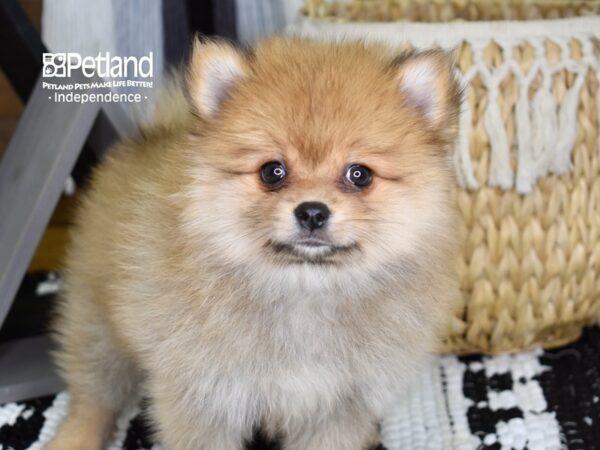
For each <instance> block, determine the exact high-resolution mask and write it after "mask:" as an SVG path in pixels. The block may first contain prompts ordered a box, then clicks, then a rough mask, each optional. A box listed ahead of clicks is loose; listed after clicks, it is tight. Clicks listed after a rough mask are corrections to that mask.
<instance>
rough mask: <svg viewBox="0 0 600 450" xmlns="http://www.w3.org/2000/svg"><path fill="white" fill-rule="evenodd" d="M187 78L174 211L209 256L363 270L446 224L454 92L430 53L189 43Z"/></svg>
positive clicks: (281, 43) (288, 43)
mask: <svg viewBox="0 0 600 450" xmlns="http://www.w3.org/2000/svg"><path fill="white" fill-rule="evenodd" d="M187 85H188V86H187V89H188V95H189V98H190V101H191V103H192V106H193V109H194V111H195V114H196V116H197V119H196V127H195V130H194V131H193V133H192V135H191V137H190V140H189V147H190V153H191V156H192V158H193V160H194V162H193V164H192V165H191V170H190V175H191V178H190V180H191V183H190V186H189V190H188V194H189V195H188V200H190V201H189V202H188V204H187V206H186V209H185V213H184V219H185V224H186V229H187V230H188V232H190V233H192V234H194V235H195V236H196V237H198V238H199V239H201V240H202V243H203V246H204V247H205V248H206V249H209V250H210V251H211V256H214V257H215V258H217V259H219V260H220V261H223V262H226V263H231V264H234V265H247V266H252V267H254V268H256V269H257V270H261V268H262V269H265V268H266V267H269V268H286V267H287V268H290V267H303V270H312V269H310V268H313V269H314V270H319V271H327V270H332V271H336V270H337V271H339V270H344V268H351V267H355V268H356V267H361V268H362V269H363V270H367V271H368V270H370V271H371V272H372V273H376V272H377V271H385V270H388V269H389V268H390V267H393V266H394V264H396V263H401V262H410V261H416V260H417V259H418V256H419V255H423V254H429V253H428V250H431V251H432V252H434V251H435V249H436V247H439V246H440V245H442V246H443V242H444V241H445V240H447V238H448V236H449V235H450V234H451V233H453V232H454V231H455V230H454V229H453V225H452V223H453V222H452V207H451V206H450V205H451V203H452V202H451V198H450V195H449V192H450V190H451V186H452V185H453V183H454V181H453V177H452V171H451V169H450V167H451V164H450V156H449V147H450V145H451V143H452V141H453V140H454V137H455V125H456V123H455V122H456V113H457V107H458V97H459V95H458V90H457V86H456V83H455V81H454V78H453V75H452V68H451V64H450V62H449V60H448V58H447V56H446V55H445V54H444V53H442V52H435V51H432V52H425V53H405V54H403V55H401V56H398V55H393V54H390V53H389V51H386V50H384V49H383V48H381V47H377V46H370V45H366V44H364V43H342V44H327V43H318V42H312V41H305V40H300V39H282V38H276V39H272V40H268V41H265V42H263V43H261V44H259V45H258V47H257V48H256V50H255V52H254V53H252V54H247V53H242V52H240V51H238V50H236V49H234V48H233V47H232V46H230V45H228V44H226V43H218V42H206V43H200V42H198V43H196V45H195V48H194V51H193V55H192V59H191V63H190V68H189V71H188V77H187ZM430 253H431V252H430ZM307 268H309V269H307Z"/></svg>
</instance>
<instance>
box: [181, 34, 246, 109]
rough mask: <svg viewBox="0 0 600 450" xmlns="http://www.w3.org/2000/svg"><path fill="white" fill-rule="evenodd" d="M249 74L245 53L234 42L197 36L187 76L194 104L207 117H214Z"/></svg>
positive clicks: (189, 92) (189, 91) (189, 93)
mask: <svg viewBox="0 0 600 450" xmlns="http://www.w3.org/2000/svg"><path fill="white" fill-rule="evenodd" d="M247 74H248V63H247V60H246V57H245V56H244V54H243V53H242V52H241V51H239V50H238V49H236V48H235V47H234V46H233V45H231V44H229V43H227V42H225V41H216V40H204V41H201V40H200V39H196V40H195V41H194V47H193V50H192V56H191V58H190V63H189V67H188V71H187V77H186V84H187V91H188V95H189V97H190V99H191V102H192V105H193V106H194V108H195V109H196V111H197V112H198V113H199V115H200V116H201V117H203V118H204V119H210V118H212V117H214V116H215V115H216V114H217V113H218V112H219V110H220V109H221V107H222V106H223V103H224V102H225V101H226V100H227V98H228V97H229V95H230V94H231V92H232V91H233V89H235V86H236V85H237V84H238V83H239V82H240V81H241V80H242V79H243V78H244V77H245V76H246V75H247Z"/></svg>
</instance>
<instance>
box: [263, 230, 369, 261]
mask: <svg viewBox="0 0 600 450" xmlns="http://www.w3.org/2000/svg"><path fill="white" fill-rule="evenodd" d="M266 246H267V247H268V248H269V249H270V250H271V251H273V252H274V253H275V254H277V255H281V256H288V257H291V258H292V261H293V262H304V263H309V264H326V263H334V262H336V260H337V262H339V259H340V257H341V256H342V255H346V254H350V253H353V252H355V251H358V249H359V246H358V243H356V242H353V243H351V244H348V245H338V244H334V243H333V242H331V241H329V240H326V239H322V238H316V237H307V238H302V239H298V240H294V241H290V242H277V241H268V242H267V244H266Z"/></svg>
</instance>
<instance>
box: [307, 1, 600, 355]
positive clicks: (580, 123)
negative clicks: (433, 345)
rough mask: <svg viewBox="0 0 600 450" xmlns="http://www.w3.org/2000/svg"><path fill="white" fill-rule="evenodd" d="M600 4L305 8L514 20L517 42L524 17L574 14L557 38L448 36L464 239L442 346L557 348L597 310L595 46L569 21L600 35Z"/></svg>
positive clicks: (429, 18)
mask: <svg viewBox="0 0 600 450" xmlns="http://www.w3.org/2000/svg"><path fill="white" fill-rule="evenodd" d="M599 12H600V2H595V1H562V2H561V1H546V2H544V1H450V0H445V1H434V0H431V1H424V0H421V1H416V2H415V1H402V0H380V1H376V0H354V1H346V2H332V1H325V0H306V2H305V6H304V14H305V16H308V19H306V20H313V21H315V22H319V23H320V24H323V23H324V22H327V23H343V22H354V21H356V22H371V24H370V25H373V26H375V25H377V24H375V23H373V22H383V21H406V22H407V23H408V22H430V23H432V22H433V23H437V22H451V23H454V24H456V29H455V30H454V31H453V33H454V34H456V33H458V34H459V36H460V33H461V24H464V23H465V22H464V21H472V22H477V21H482V20H487V21H496V20H501V19H511V20H512V21H513V22H510V26H511V27H517V28H515V29H516V30H517V31H518V33H516V34H517V35H519V36H526V35H527V27H528V26H529V24H530V23H531V22H530V20H531V19H535V20H536V21H537V23H538V25H539V22H540V20H544V19H552V20H548V23H550V22H552V24H553V27H556V26H557V24H558V26H559V27H560V23H561V21H563V20H564V21H566V22H568V21H569V20H571V22H569V24H570V25H569V26H570V27H572V28H573V36H572V37H570V36H569V35H568V33H567V38H562V39H557V38H555V36H554V35H553V34H552V31H551V30H552V29H555V28H552V27H549V28H548V30H549V31H548V32H549V35H547V36H545V37H542V38H541V39H540V38H539V36H538V37H537V38H532V39H526V38H524V39H521V40H518V39H517V40H514V39H512V40H508V41H506V42H504V41H498V42H497V41H495V40H485V39H482V40H480V41H477V40H475V41H474V40H473V39H472V38H467V37H465V39H459V40H458V41H457V45H456V55H457V74H458V76H459V77H461V78H462V80H463V83H464V84H465V87H466V90H465V93H466V104H465V108H463V111H464V113H463V117H462V118H461V121H462V124H463V128H465V127H466V136H465V137H464V141H465V142H463V146H464V151H465V152H466V156H465V155H463V156H462V157H463V159H465V158H466V159H467V161H466V162H467V164H466V165H465V164H464V163H465V161H463V162H462V163H461V162H460V161H459V162H458V163H457V164H458V165H461V164H462V165H463V169H464V170H462V172H463V180H462V182H460V178H461V176H460V174H459V177H458V178H459V184H460V185H459V187H458V189H457V194H456V199H457V202H458V208H459V210H460V215H461V217H462V221H463V222H464V226H465V227H466V230H467V233H466V238H465V239H466V240H465V242H464V246H463V249H462V253H461V255H460V258H459V263H458V270H459V275H460V283H461V298H460V299H458V301H457V306H456V309H455V312H454V315H453V317H452V318H451V321H450V324H449V326H448V330H447V333H446V336H445V339H444V342H443V346H442V347H443V348H442V351H444V352H452V353H471V352H481V353H488V354H490V353H500V352H507V351H516V350H523V349H527V348H531V347H533V346H537V345H541V346H544V347H546V348H549V347H555V346H559V345H563V344H566V343H568V342H571V341H573V340H575V339H576V338H577V337H578V336H579V335H580V333H581V330H582V328H583V327H584V326H586V325H589V324H591V323H593V322H595V321H597V320H598V318H599V317H600V177H599V157H598V156H599V153H600V141H599V136H598V128H599V126H598V118H599V117H598V116H599V115H600V100H599V98H600V92H599V79H600V40H599V39H598V34H595V35H594V33H592V35H591V36H585V37H581V35H580V34H578V30H577V29H576V28H577V27H573V25H572V23H573V22H572V19H564V18H565V17H577V16H591V20H594V17H596V18H597V19H598V27H597V29H598V32H599V33H600V16H594V14H597V13H599ZM566 22H565V23H566ZM489 23H490V24H491V23H492V22H489ZM445 25H446V26H447V25H448V24H445ZM565 26H566V25H565ZM538 29H539V26H538ZM563 31H564V30H563ZM564 33H566V32H563V34H564ZM465 114H466V115H465ZM460 158H461V156H460V155H458V156H457V160H460ZM459 172H461V171H460V170H459ZM465 174H466V175H465Z"/></svg>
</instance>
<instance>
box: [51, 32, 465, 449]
mask: <svg viewBox="0 0 600 450" xmlns="http://www.w3.org/2000/svg"><path fill="white" fill-rule="evenodd" d="M181 91H182V92H173V93H171V95H170V98H169V99H167V100H168V101H167V105H166V106H165V107H164V108H163V110H162V112H161V114H160V117H159V118H158V119H159V120H158V122H157V123H156V124H155V125H153V126H150V127H148V128H146V129H143V130H142V131H141V133H140V135H139V136H137V137H134V138H131V139H129V140H126V141H125V142H123V143H121V144H119V145H118V146H117V147H116V148H114V149H113V150H112V151H111V152H110V154H108V156H107V158H106V160H105V161H104V162H103V163H102V164H101V166H100V167H99V168H98V169H97V170H96V171H95V173H94V175H93V177H92V180H91V186H90V188H89V190H88V192H87V193H86V194H85V196H84V198H83V201H82V205H81V207H80V210H79V214H78V217H77V225H76V228H75V229H74V232H73V236H72V238H73V239H72V246H71V248H70V251H69V253H68V257H67V261H66V273H65V286H66V293H65V297H64V300H63V301H62V303H61V304H60V307H59V318H58V320H57V323H56V325H55V329H56V332H57V337H58V341H59V344H60V350H59V351H58V353H57V358H56V359H57V363H58V365H59V366H60V368H61V369H62V372H63V374H64V377H65V380H66V382H67V384H68V389H69V392H70V394H71V406H70V415H69V416H68V418H67V419H66V421H65V422H64V424H62V426H61V427H60V429H59V431H58V433H57V435H56V437H55V438H54V440H53V441H51V442H50V444H49V446H48V447H47V448H48V449H52V450H99V449H101V448H103V447H104V446H106V444H107V442H108V440H109V438H110V436H111V432H112V429H113V425H114V421H115V417H116V416H117V415H118V413H119V411H121V410H122V408H123V407H124V405H125V403H126V402H127V401H128V400H130V399H132V398H135V394H136V393H139V392H142V394H143V395H146V396H148V397H149V398H150V401H151V411H150V416H151V418H152V421H153V424H154V426H155V428H156V431H157V433H158V438H159V439H160V441H161V442H162V443H163V445H164V447H165V448H166V449H168V450H202V449H205V450H240V449H242V448H243V446H244V443H245V442H247V441H248V440H249V439H250V438H251V436H252V433H253V430H256V429H257V428H261V429H262V430H264V432H265V433H266V434H267V435H269V436H276V437H278V438H279V439H280V440H281V442H282V446H283V448H284V449H285V450H317V449H324V450H354V449H356V450H359V449H361V450H362V449H365V448H367V446H368V445H369V444H370V443H371V442H372V436H373V433H374V431H375V430H376V427H377V421H378V419H379V418H380V417H381V415H382V414H383V413H384V411H385V410H386V407H387V406H388V405H389V404H390V403H391V402H393V401H394V400H395V399H396V398H397V395H398V393H399V392H401V391H402V390H403V389H404V388H406V385H407V383H408V382H409V380H410V379H411V378H412V377H413V376H414V375H415V373H416V371H417V370H418V368H419V366H420V365H421V364H422V362H423V361H424V360H425V358H426V357H427V355H428V353H431V351H432V350H433V349H434V348H435V345H436V340H437V338H438V331H439V329H440V328H441V325H442V324H444V321H445V319H447V316H448V313H449V308H450V305H451V300H452V299H453V298H454V297H455V293H456V292H457V283H456V280H455V274H454V267H453V266H454V265H453V260H454V257H455V249H456V244H457V243H458V242H459V240H460V239H459V236H458V233H457V225H456V222H455V211H454V198H453V186H454V184H455V179H454V172H453V169H452V163H451V159H452V158H451V147H452V143H453V141H454V139H455V134H456V121H457V110H458V106H459V92H458V88H457V83H456V82H455V79H454V76H453V69H452V65H451V63H450V61H449V60H448V58H447V56H446V54H445V53H442V52H437V51H429V52H422V53H415V52H413V53H403V54H400V55H398V54H392V53H391V52H390V51H389V50H386V48H384V47H383V46H377V45H369V44H365V43H362V42H345V43H323V42H316V41H309V40H302V39H299V38H273V39H270V40H266V41H264V42H262V43H260V44H259V45H258V46H257V47H256V48H255V50H254V51H253V52H242V51H240V50H237V49H236V48H234V47H233V46H231V45H230V44H228V43H224V42H217V41H203V42H200V41H199V42H196V43H195V45H194V50H193V52H192V56H191V60H190V64H189V68H188V71H187V75H186V77H185V87H183V88H182V89H181ZM140 386H143V388H142V389H140Z"/></svg>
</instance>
